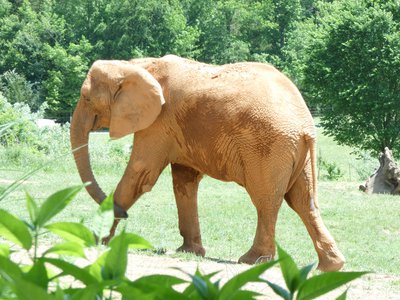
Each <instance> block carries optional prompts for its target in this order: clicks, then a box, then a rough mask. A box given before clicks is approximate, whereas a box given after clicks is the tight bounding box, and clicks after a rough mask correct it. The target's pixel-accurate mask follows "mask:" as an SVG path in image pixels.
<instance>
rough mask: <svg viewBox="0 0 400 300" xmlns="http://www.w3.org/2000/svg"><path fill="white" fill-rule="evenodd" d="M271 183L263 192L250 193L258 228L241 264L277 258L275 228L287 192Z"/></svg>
mask: <svg viewBox="0 0 400 300" xmlns="http://www.w3.org/2000/svg"><path fill="white" fill-rule="evenodd" d="M265 182H268V181H265ZM269 182H271V185H270V186H268V187H266V188H265V189H264V191H263V192H251V191H249V194H250V197H251V200H252V202H253V204H254V206H255V207H256V209H257V228H256V235H255V237H254V241H253V245H252V246H251V248H250V250H249V251H247V252H246V253H245V254H244V255H243V256H242V257H240V259H239V262H240V263H247V264H254V263H259V262H263V261H268V260H271V259H273V258H274V256H275V226H276V221H277V219H278V211H279V208H280V207H281V204H282V201H283V195H284V193H285V191H284V189H283V188H282V187H280V185H279V186H277V185H275V184H273V183H272V181H269Z"/></svg>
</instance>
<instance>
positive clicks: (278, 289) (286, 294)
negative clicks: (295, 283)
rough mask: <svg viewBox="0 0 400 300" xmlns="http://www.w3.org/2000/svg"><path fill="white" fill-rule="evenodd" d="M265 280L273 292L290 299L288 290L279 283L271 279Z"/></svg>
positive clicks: (287, 299) (286, 299)
mask: <svg viewBox="0 0 400 300" xmlns="http://www.w3.org/2000/svg"><path fill="white" fill-rule="evenodd" d="M265 282H266V283H267V284H268V285H269V287H270V288H271V289H272V290H273V291H274V292H275V294H277V295H279V296H281V297H282V298H283V299H285V300H290V299H292V297H291V296H290V292H289V291H287V290H285V289H284V288H283V287H281V286H280V285H277V284H275V283H272V282H271V281H268V280H265Z"/></svg>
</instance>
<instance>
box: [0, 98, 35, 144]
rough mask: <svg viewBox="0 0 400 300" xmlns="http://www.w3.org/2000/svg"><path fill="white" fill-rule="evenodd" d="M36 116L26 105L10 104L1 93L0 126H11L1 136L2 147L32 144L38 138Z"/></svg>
mask: <svg viewBox="0 0 400 300" xmlns="http://www.w3.org/2000/svg"><path fill="white" fill-rule="evenodd" d="M36 118H37V115H36V114H32V113H31V111H30V109H29V107H28V106H27V105H24V104H20V103H16V104H14V105H12V104H10V103H9V101H8V100H7V99H6V98H5V97H4V96H3V95H2V94H1V93H0V125H4V124H9V125H8V127H7V128H6V130H4V132H3V134H2V135H1V136H0V145H3V146H11V145H15V144H20V143H26V144H32V143H34V142H35V141H36V139H37V136H38V128H37V126H36V125H35V119H36Z"/></svg>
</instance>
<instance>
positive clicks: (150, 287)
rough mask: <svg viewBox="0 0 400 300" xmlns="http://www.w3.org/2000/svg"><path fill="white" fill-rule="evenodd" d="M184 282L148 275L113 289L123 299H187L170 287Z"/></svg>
mask: <svg viewBox="0 0 400 300" xmlns="http://www.w3.org/2000/svg"><path fill="white" fill-rule="evenodd" d="M185 282H186V281H184V280H182V279H179V278H177V277H174V276H169V275H150V276H144V277H141V278H139V279H138V280H136V281H134V282H129V281H126V282H124V283H122V284H121V285H119V286H118V287H117V288H115V290H116V291H119V292H120V293H121V294H122V295H123V299H176V300H180V299H188V298H187V297H185V296H184V295H182V294H181V293H179V292H177V291H175V290H174V288H173V287H172V286H173V285H176V284H181V283H185Z"/></svg>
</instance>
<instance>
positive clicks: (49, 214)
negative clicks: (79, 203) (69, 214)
mask: <svg viewBox="0 0 400 300" xmlns="http://www.w3.org/2000/svg"><path fill="white" fill-rule="evenodd" d="M83 187H84V185H80V186H74V187H70V188H66V189H64V190H61V191H58V192H56V193H54V194H53V195H51V196H50V197H48V198H47V199H46V201H45V202H44V203H43V204H42V206H41V207H40V209H39V213H38V216H37V224H36V225H37V226H38V227H43V226H44V225H45V224H46V223H47V222H48V221H49V220H50V219H51V218H53V217H54V216H55V215H57V214H58V213H59V212H61V211H62V210H63V209H64V208H65V207H66V206H67V205H68V203H69V202H71V200H72V199H73V198H74V197H75V196H76V195H77V194H78V193H79V191H80V190H81V189H82V188H83Z"/></svg>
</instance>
